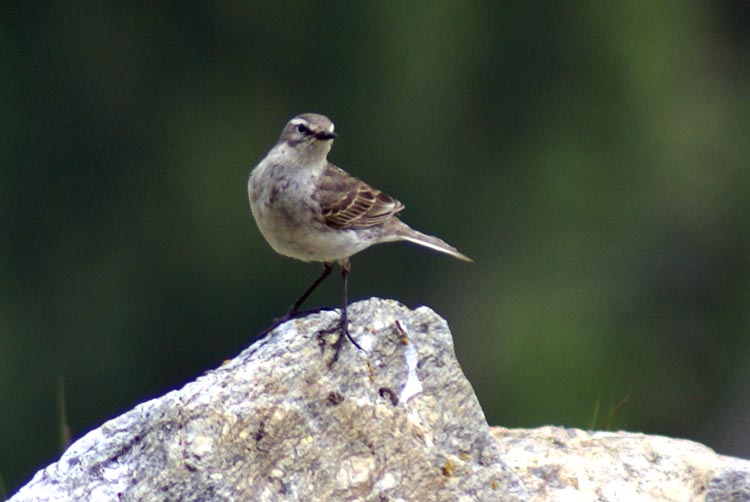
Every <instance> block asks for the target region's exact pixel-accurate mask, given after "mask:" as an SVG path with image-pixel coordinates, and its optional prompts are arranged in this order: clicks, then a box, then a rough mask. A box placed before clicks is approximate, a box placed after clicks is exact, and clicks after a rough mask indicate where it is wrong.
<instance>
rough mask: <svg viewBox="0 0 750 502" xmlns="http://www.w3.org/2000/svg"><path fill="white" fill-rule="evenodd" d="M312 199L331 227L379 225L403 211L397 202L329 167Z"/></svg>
mask: <svg viewBox="0 0 750 502" xmlns="http://www.w3.org/2000/svg"><path fill="white" fill-rule="evenodd" d="M315 198H316V199H317V201H318V203H319V204H320V207H321V210H322V212H323V217H324V218H325V220H326V223H327V224H328V225H329V226H331V227H333V228H364V227H372V226H375V225H380V224H381V223H383V222H384V221H386V220H388V219H389V218H391V217H393V216H394V215H395V214H397V213H398V212H399V211H402V210H403V209H404V205H403V204H402V203H401V202H399V201H398V200H396V199H394V198H393V197H389V196H388V195H386V194H384V193H383V192H381V191H380V190H376V189H375V188H372V187H371V186H370V185H368V184H367V183H365V182H364V181H362V180H359V179H357V178H355V177H354V176H351V175H350V174H349V173H347V172H346V171H344V170H343V169H340V168H338V167H336V166H334V165H331V164H329V165H328V166H327V167H326V169H325V171H324V172H323V174H322V176H321V178H320V182H319V184H318V191H317V193H316V195H315Z"/></svg>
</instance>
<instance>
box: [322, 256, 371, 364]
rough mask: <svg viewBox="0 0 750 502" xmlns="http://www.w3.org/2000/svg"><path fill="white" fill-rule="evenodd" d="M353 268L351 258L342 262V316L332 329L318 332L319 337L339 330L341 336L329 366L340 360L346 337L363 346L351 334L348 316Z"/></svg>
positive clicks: (335, 343) (337, 340) (357, 345)
mask: <svg viewBox="0 0 750 502" xmlns="http://www.w3.org/2000/svg"><path fill="white" fill-rule="evenodd" d="M350 268H351V263H350V262H349V260H346V261H344V262H341V278H342V279H343V282H344V305H343V308H342V309H341V316H340V317H339V322H338V324H337V325H336V326H334V327H333V328H330V329H324V330H321V331H319V332H318V338H321V337H322V335H324V334H328V333H336V332H338V334H339V337H338V338H337V339H336V341H335V342H333V350H334V352H333V359H331V362H330V363H328V367H329V368H330V367H331V366H333V363H335V362H336V361H338V359H339V354H340V353H341V346H342V345H343V343H344V337H346V338H348V339H349V341H350V342H352V345H354V346H355V347H357V348H358V349H359V350H362V347H360V345H359V344H358V343H357V342H356V341H355V340H354V338H352V335H350V334H349V318H348V317H347V307H348V305H349V288H348V284H349V280H348V279H349V269H350Z"/></svg>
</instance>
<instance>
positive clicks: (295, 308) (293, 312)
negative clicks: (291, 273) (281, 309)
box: [284, 262, 333, 320]
mask: <svg viewBox="0 0 750 502" xmlns="http://www.w3.org/2000/svg"><path fill="white" fill-rule="evenodd" d="M331 270H333V264H331V263H327V262H325V263H323V273H322V274H320V277H318V278H317V279H315V282H313V283H312V284H311V285H310V287H309V288H307V290H305V292H304V293H302V296H300V297H299V299H298V300H297V301H296V302H294V304H293V305H292V306H291V307H289V309H288V310H287V311H286V314H284V317H285V318H286V319H287V320H289V319H291V318H293V317H296V316H297V313H298V312H299V308H300V307H301V306H302V304H303V303H305V300H307V297H308V296H310V295H311V294H312V292H313V291H315V289H316V288H317V287H318V286H320V283H321V282H323V281H324V280H326V277H328V276H329V275H331Z"/></svg>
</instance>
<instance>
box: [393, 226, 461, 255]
mask: <svg viewBox="0 0 750 502" xmlns="http://www.w3.org/2000/svg"><path fill="white" fill-rule="evenodd" d="M400 223H402V224H403V227H402V228H401V229H399V232H398V236H399V237H400V238H401V239H403V240H405V241H409V242H413V243H414V244H419V245H420V246H424V247H426V248H430V249H434V250H435V251H440V252H441V253H445V254H449V255H451V256H453V257H454V258H458V259H459V260H463V261H469V262H472V261H474V260H472V259H471V258H469V257H468V256H466V255H465V254H463V253H462V252H461V251H459V250H458V249H456V248H454V247H453V246H451V245H450V244H448V243H447V242H445V241H444V240H442V239H438V238H437V237H433V236H432V235H427V234H423V233H422V232H418V231H417V230H414V229H413V228H411V227H409V226H408V225H406V224H405V223H403V222H400Z"/></svg>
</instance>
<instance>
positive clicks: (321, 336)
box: [315, 314, 364, 369]
mask: <svg viewBox="0 0 750 502" xmlns="http://www.w3.org/2000/svg"><path fill="white" fill-rule="evenodd" d="M348 325H349V322H348V319H347V317H346V315H345V314H342V315H341V317H339V320H338V322H337V323H336V324H335V325H334V326H333V327H331V328H327V329H321V330H320V331H318V333H317V334H316V335H315V336H316V338H317V339H318V344H319V345H320V348H321V349H322V350H325V346H326V339H325V336H326V335H330V334H333V333H337V334H338V337H337V338H336V341H335V342H333V344H332V345H331V347H333V358H332V359H331V361H330V362H329V363H328V368H329V369H330V368H331V367H333V364H334V363H335V362H336V361H338V360H339V355H340V354H341V348H342V346H343V344H344V338H347V339H349V341H350V342H352V345H354V346H355V347H357V348H358V349H359V350H364V349H363V348H362V347H361V346H360V345H359V344H358V343H357V341H356V340H354V338H352V335H351V334H350V333H349V326H348Z"/></svg>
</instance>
